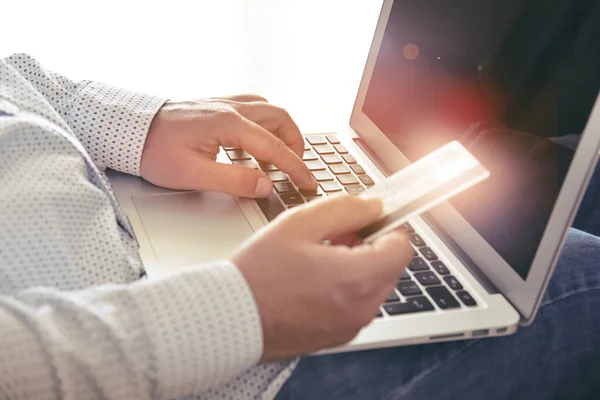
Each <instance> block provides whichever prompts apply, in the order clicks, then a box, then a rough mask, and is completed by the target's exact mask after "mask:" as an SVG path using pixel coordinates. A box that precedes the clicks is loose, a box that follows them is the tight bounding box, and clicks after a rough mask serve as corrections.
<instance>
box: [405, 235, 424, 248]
mask: <svg viewBox="0 0 600 400" xmlns="http://www.w3.org/2000/svg"><path fill="white" fill-rule="evenodd" d="M408 237H409V239H410V241H411V242H412V244H414V245H415V246H417V247H423V246H425V245H426V243H425V241H424V240H423V238H422V237H421V236H420V235H419V234H418V233H411V234H410V235H409V236H408Z"/></svg>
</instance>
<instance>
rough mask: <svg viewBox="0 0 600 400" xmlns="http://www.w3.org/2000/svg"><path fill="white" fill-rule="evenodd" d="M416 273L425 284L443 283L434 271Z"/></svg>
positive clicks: (422, 283) (421, 282)
mask: <svg viewBox="0 0 600 400" xmlns="http://www.w3.org/2000/svg"><path fill="white" fill-rule="evenodd" d="M414 275H415V278H416V279H417V280H418V281H419V283H420V284H421V285H423V286H429V285H439V284H440V283H442V282H440V280H439V279H438V277H437V276H435V274H434V273H433V272H432V271H425V272H416V273H415V274H414Z"/></svg>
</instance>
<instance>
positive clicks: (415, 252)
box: [411, 246, 419, 257]
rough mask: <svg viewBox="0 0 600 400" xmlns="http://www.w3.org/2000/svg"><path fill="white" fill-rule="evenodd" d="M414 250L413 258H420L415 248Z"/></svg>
mask: <svg viewBox="0 0 600 400" xmlns="http://www.w3.org/2000/svg"><path fill="white" fill-rule="evenodd" d="M411 247H412V246H411ZM412 249H413V253H412V256H413V257H418V256H419V253H417V249H415V248H414V247H413V248H412Z"/></svg>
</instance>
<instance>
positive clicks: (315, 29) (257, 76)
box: [0, 0, 382, 132]
mask: <svg viewBox="0 0 600 400" xmlns="http://www.w3.org/2000/svg"><path fill="white" fill-rule="evenodd" d="M381 4H382V1H381V0H279V1H278V0H197V1H191V0H187V1H183V0H165V1H152V0H149V1H137V0H135V1H134V0H131V1H129V0H120V1H115V0H103V1H93V2H92V1H85V0H79V1H71V0H54V1H53V0H46V1H41V0H0V57H3V56H7V55H9V54H11V53H13V52H25V53H29V54H32V55H33V56H34V57H36V58H37V59H38V60H40V61H41V62H42V63H43V64H44V65H45V66H47V67H48V68H50V69H52V70H55V71H57V72H61V73H63V74H65V75H67V76H69V77H72V78H74V79H78V80H79V79H93V80H98V81H102V82H106V83H110V84H112V85H115V86H120V87H126V88H129V89H133V90H138V91H144V92H149V93H153V94H158V95H162V96H165V97H168V98H171V99H193V98H201V97H209V96H211V97H212V96H218V95H227V94H234V93H246V92H253V93H258V94H261V95H263V96H265V97H267V98H268V99H269V100H270V101H271V102H272V103H276V104H278V105H281V106H284V107H286V108H287V109H288V111H290V113H291V114H292V116H293V117H294V118H295V119H296V120H297V122H298V123H299V125H300V127H301V128H302V129H303V130H304V131H305V132H308V131H326V130H332V129H334V128H335V127H338V125H339V124H340V123H341V124H343V123H345V122H347V120H348V118H349V114H350V111H351V108H352V104H353V101H354V96H355V94H356V90H357V88H358V83H359V81H360V77H361V74H362V69H363V66H364V63H365V60H366V56H367V53H368V50H369V46H370V42H371V39H372V35H373V32H374V29H375V26H376V23H377V18H378V16H379V11H380V8H381Z"/></svg>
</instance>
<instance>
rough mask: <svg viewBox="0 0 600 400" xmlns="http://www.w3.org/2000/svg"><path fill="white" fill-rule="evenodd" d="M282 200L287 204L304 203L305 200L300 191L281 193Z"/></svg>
mask: <svg viewBox="0 0 600 400" xmlns="http://www.w3.org/2000/svg"><path fill="white" fill-rule="evenodd" d="M281 200H283V202H284V203H285V204H302V203H304V200H303V199H302V196H300V193H284V194H282V195H281Z"/></svg>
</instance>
